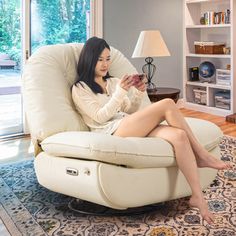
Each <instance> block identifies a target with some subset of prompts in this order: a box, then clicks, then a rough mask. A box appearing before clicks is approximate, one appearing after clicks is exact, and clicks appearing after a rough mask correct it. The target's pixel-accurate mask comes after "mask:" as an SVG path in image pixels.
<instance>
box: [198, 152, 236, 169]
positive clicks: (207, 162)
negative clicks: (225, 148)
mask: <svg viewBox="0 0 236 236" xmlns="http://www.w3.org/2000/svg"><path fill="white" fill-rule="evenodd" d="M196 160H197V165H198V167H200V168H202V167H210V168H213V169H217V170H225V169H230V168H232V165H231V164H230V163H226V162H224V161H221V160H219V159H216V158H215V157H214V156H212V155H211V154H210V153H209V152H207V151H204V153H203V154H202V155H201V156H200V155H197V159H196Z"/></svg>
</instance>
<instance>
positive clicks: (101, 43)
mask: <svg viewBox="0 0 236 236" xmlns="http://www.w3.org/2000/svg"><path fill="white" fill-rule="evenodd" d="M105 48H107V49H109V50H110V47H109V45H108V44H107V42H106V41H105V40H104V39H101V38H97V37H92V38H90V39H88V40H87V41H86V43H85V44H84V46H83V48H82V50H81V53H80V57H79V62H78V66H77V78H76V81H75V85H76V84H77V83H79V82H81V81H83V82H84V83H86V84H87V85H88V86H89V87H90V88H91V90H92V91H93V92H94V93H96V94H97V93H103V90H102V88H101V87H100V85H98V84H97V83H96V82H95V80H94V79H95V67H96V64H97V61H98V58H99V56H100V55H101V53H102V51H103V50H104V49H105ZM109 77H110V75H109V73H107V74H106V76H104V77H103V79H104V80H106V79H107V78H109Z"/></svg>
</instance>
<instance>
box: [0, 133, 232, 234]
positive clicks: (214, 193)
mask: <svg viewBox="0 0 236 236" xmlns="http://www.w3.org/2000/svg"><path fill="white" fill-rule="evenodd" d="M220 147H221V152H222V160H225V161H228V160H231V161H232V162H234V163H235V164H236V139H233V138H230V137H224V139H223V140H222V142H221V144H220ZM235 180H236V172H235V166H234V169H232V170H226V171H219V172H218V175H217V177H216V179H215V180H214V181H213V183H212V184H211V186H209V187H208V188H207V189H206V190H205V191H204V193H205V197H206V199H207V200H208V204H209V207H210V209H211V211H213V212H215V213H216V221H215V224H214V225H208V224H207V223H206V222H205V221H204V222H203V220H202V217H201V216H200V215H199V212H198V210H196V209H190V208H189V207H188V198H182V199H179V200H173V201H169V202H166V203H165V204H164V207H161V208H159V209H157V210H155V211H152V212H149V213H144V214H140V215H132V216H92V215H83V214H80V213H76V212H73V211H71V210H70V209H69V208H68V202H70V201H71V199H72V198H70V197H67V196H64V195H61V194H57V193H54V192H51V191H49V190H47V189H45V188H43V187H42V186H40V185H39V184H38V182H37V179H36V176H35V173H34V168H33V161H32V160H31V161H26V162H25V161H24V162H20V163H14V164H8V165H1V166H0V216H1V218H2V220H3V222H4V224H5V225H6V227H7V228H8V230H9V231H10V232H11V234H12V236H17V235H24V236H25V235H32V236H48V235H53V236H83V235H88V236H108V235H109V236H110V235H111V236H113V235H135V236H143V235H150V236H172V235H180V236H185V235H186V236H196V235H202V236H205V235H214V236H235V235H236V233H235V232H236V181H235Z"/></svg>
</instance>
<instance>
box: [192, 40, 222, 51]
mask: <svg viewBox="0 0 236 236" xmlns="http://www.w3.org/2000/svg"><path fill="white" fill-rule="evenodd" d="M194 46H195V53H196V54H224V51H223V49H224V47H225V43H215V42H197V41H195V42H194Z"/></svg>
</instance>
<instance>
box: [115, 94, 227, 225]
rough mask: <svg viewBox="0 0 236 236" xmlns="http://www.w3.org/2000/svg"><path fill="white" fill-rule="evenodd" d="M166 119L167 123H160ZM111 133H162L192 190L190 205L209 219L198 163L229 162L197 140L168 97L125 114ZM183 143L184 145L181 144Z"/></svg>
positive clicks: (218, 166) (222, 166)
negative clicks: (127, 114) (209, 150)
mask: <svg viewBox="0 0 236 236" xmlns="http://www.w3.org/2000/svg"><path fill="white" fill-rule="evenodd" d="M163 120H166V121H167V123H168V126H165V125H160V123H161V122H162V121H163ZM114 135H116V136H121V137H128V136H129V137H130V136H132V137H146V136H150V137H161V138H163V139H165V140H167V141H168V142H170V143H171V144H172V146H173V147H174V151H175V156H176V161H177V164H178V166H179V168H180V170H181V171H182V173H183V174H184V176H185V177H186V179H187V181H188V183H189V185H190V188H191V190H192V197H191V199H190V205H191V206H194V207H197V208H199V210H200V213H201V215H202V216H203V218H204V219H205V220H206V221H207V222H208V223H212V221H213V215H212V214H211V213H210V212H209V210H208V207H207V203H206V202H205V200H204V197H203V194H202V191H201V187H200V182H199V175H198V169H197V167H212V168H215V169H225V168H228V165H227V164H225V163H224V162H223V161H220V160H217V159H215V158H214V157H213V156H212V155H210V154H209V153H208V152H207V151H206V150H205V149H204V148H203V147H202V146H201V145H200V144H199V142H198V141H197V140H196V138H195V137H194V135H193V133H192V131H191V129H190V128H189V126H188V124H187V123H186V121H185V119H184V118H183V116H182V114H181V113H180V111H179V110H178V108H177V107H176V105H175V103H174V102H173V101H172V100H171V99H164V100H161V101H160V102H157V103H153V104H151V105H150V106H148V107H146V108H144V109H143V110H140V111H138V112H135V113H133V114H131V115H129V116H127V117H125V118H124V119H123V120H122V122H121V124H120V126H119V127H118V129H117V130H116V131H115V133H114ZM183 146H184V147H185V148H183Z"/></svg>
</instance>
